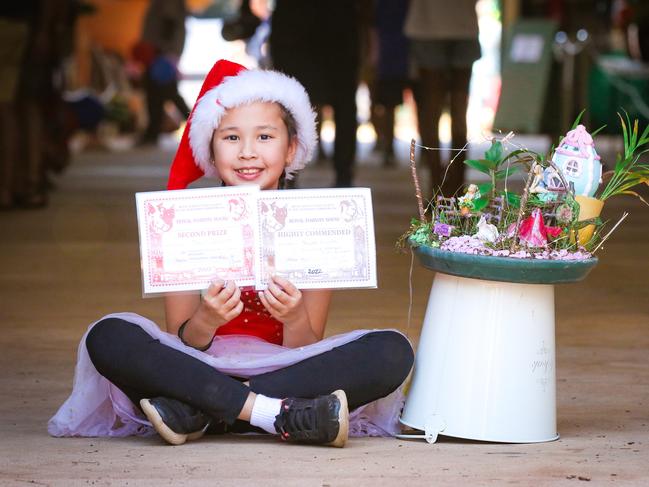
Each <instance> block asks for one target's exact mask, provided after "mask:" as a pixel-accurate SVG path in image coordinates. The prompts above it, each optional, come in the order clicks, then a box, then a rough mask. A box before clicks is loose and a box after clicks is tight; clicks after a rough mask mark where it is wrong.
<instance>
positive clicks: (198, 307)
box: [165, 280, 243, 348]
mask: <svg viewBox="0 0 649 487" xmlns="http://www.w3.org/2000/svg"><path fill="white" fill-rule="evenodd" d="M241 311H243V302H242V301H241V290H240V289H239V288H238V287H237V286H236V284H234V282H233V281H228V282H227V283H226V282H224V281H222V280H217V281H214V282H213V283H212V284H211V285H210V287H209V288H208V289H207V291H206V292H205V295H204V297H203V298H202V299H201V297H200V295H199V294H172V295H167V296H165V313H166V318H167V320H166V321H167V331H168V332H169V333H173V334H175V335H177V334H178V330H179V328H180V327H181V326H182V325H183V323H186V324H185V328H184V329H183V340H184V341H185V343H186V344H188V345H191V346H193V347H195V348H204V347H205V346H207V345H208V344H210V343H211V341H212V338H213V337H214V332H216V329H217V328H218V327H219V326H221V325H223V324H225V323H227V322H228V321H230V320H232V319H234V318H236V317H237V316H239V314H240V313H241Z"/></svg>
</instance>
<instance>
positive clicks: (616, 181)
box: [598, 113, 649, 206]
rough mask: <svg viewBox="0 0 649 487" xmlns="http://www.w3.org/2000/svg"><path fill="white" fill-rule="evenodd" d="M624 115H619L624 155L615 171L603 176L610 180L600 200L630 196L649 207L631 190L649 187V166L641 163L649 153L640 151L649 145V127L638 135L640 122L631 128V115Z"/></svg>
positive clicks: (616, 164) (618, 159) (618, 157)
mask: <svg viewBox="0 0 649 487" xmlns="http://www.w3.org/2000/svg"><path fill="white" fill-rule="evenodd" d="M624 115H625V117H624V118H623V117H622V115H620V114H619V113H618V116H619V117H620V122H621V124H622V135H623V137H624V154H618V156H617V159H616V161H615V167H614V169H613V170H612V171H607V172H606V173H604V174H603V175H602V178H603V179H608V182H607V183H606V184H605V186H604V188H603V189H602V191H601V193H600V194H599V196H598V198H599V199H600V200H602V201H605V200H607V199H608V198H610V197H612V196H616V195H620V194H629V195H632V196H636V197H638V198H640V200H641V201H642V202H643V203H644V204H646V205H647V206H649V203H647V201H646V200H645V199H644V198H642V196H640V195H639V194H638V193H637V192H635V191H631V188H633V187H635V186H637V185H639V184H646V185H647V186H649V165H648V164H641V163H640V156H642V155H643V154H645V153H646V152H648V151H649V149H648V148H645V149H643V150H640V149H641V148H642V147H644V146H647V145H648V144H649V126H647V127H645V129H644V131H643V132H642V135H638V134H639V128H638V120H635V121H634V123H633V126H631V121H630V120H629V115H628V114H627V113H625V114H624ZM625 119H626V122H625Z"/></svg>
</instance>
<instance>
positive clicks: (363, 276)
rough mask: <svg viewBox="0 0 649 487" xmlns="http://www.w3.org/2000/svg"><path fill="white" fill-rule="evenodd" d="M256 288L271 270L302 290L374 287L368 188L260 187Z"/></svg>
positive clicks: (371, 218) (374, 272)
mask: <svg viewBox="0 0 649 487" xmlns="http://www.w3.org/2000/svg"><path fill="white" fill-rule="evenodd" d="M257 211H258V215H259V219H258V222H259V232H258V234H259V235H260V237H261V248H260V251H259V252H258V254H257V255H258V256H259V265H258V268H259V270H260V273H259V274H258V281H257V287H258V288H265V287H266V285H267V284H268V277H269V276H270V275H271V274H277V275H279V276H282V277H285V278H287V279H289V280H290V281H291V282H292V283H293V284H295V285H296V286H297V287H298V288H301V289H310V288H311V289H312V288H351V287H353V288H366V287H376V247H375V242H374V219H373V212H372V196H371V192H370V189H369V188H347V189H296V190H291V191H287V190H280V191H261V192H259V194H258V196H257Z"/></svg>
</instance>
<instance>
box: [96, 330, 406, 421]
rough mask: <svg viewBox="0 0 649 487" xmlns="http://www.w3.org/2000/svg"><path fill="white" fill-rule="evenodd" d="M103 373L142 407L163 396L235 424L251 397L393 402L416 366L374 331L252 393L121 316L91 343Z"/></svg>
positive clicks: (260, 381)
mask: <svg viewBox="0 0 649 487" xmlns="http://www.w3.org/2000/svg"><path fill="white" fill-rule="evenodd" d="M86 346H87V348H88V354H89V355H90V359H91V360H92V363H93V364H94V366H95V368H96V369H97V371H98V372H99V373H100V374H101V375H103V376H104V377H106V378H107V379H108V380H109V381H110V382H112V383H113V384H115V385H116V386H117V387H119V388H120V389H121V390H122V391H124V393H125V394H126V395H127V396H128V397H129V399H131V401H133V403H134V404H136V405H138V406H139V401H140V399H142V398H149V397H157V396H164V397H170V398H174V399H177V400H179V401H182V402H184V403H186V404H189V405H191V406H193V407H195V408H197V409H199V410H201V411H203V412H204V413H205V414H207V415H209V416H211V417H212V418H214V419H215V420H217V421H224V422H225V423H227V424H232V423H233V422H234V421H235V419H236V417H237V416H238V414H239V412H240V411H241V408H242V407H243V405H244V403H245V401H246V398H247V397H248V393H249V392H250V391H253V392H255V393H259V394H264V395H266V396H269V397H277V398H284V397H304V398H311V397H316V396H319V395H323V394H329V393H331V392H332V391H334V390H336V389H343V390H344V391H345V393H346V394H347V399H348V402H349V408H350V409H354V408H357V407H358V406H361V405H363V404H367V403H369V402H372V401H374V400H376V399H379V398H381V397H384V396H387V395H388V394H390V393H391V392H392V391H394V390H395V389H396V388H397V387H399V385H400V384H401V383H402V382H403V381H404V380H405V378H406V376H407V375H408V373H409V371H410V368H411V367H412V363H413V360H414V354H413V351H412V347H411V346H410V343H409V342H408V340H407V339H406V338H405V337H404V336H402V335H401V334H399V333H396V332H393V331H377V332H371V333H368V334H366V335H364V336H362V337H360V338H358V339H357V340H354V341H353V342H350V343H347V344H345V345H342V346H340V347H336V348H334V349H332V350H330V351H328V352H324V353H322V354H320V355H316V356H314V357H311V358H308V359H306V360H303V361H301V362H298V363H296V364H293V365H291V366H288V367H286V368H283V369H280V370H276V371H274V372H268V373H266V374H261V375H258V376H255V377H251V378H250V379H249V382H250V387H247V386H245V385H244V384H243V383H242V382H241V381H240V380H237V379H236V378H233V377H230V376H228V375H226V374H223V373H221V372H219V371H217V370H215V369H214V368H212V367H211V366H209V365H207V364H205V363H203V362H201V361H200V360H198V359H196V358H194V357H192V356H190V355H187V354H185V353H183V352H180V351H178V350H176V349H174V348H171V347H169V346H167V345H163V344H162V343H160V341H159V340H157V339H155V338H153V337H152V336H151V335H149V334H148V333H146V332H145V331H144V330H143V329H142V328H140V327H139V326H137V325H134V324H132V323H129V322H128V321H124V320H121V319H119V318H106V319H104V320H102V321H100V322H99V323H97V324H96V325H95V326H94V327H93V328H92V330H91V331H90V333H88V337H87V338H86Z"/></svg>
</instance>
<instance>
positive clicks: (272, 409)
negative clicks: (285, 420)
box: [250, 394, 282, 435]
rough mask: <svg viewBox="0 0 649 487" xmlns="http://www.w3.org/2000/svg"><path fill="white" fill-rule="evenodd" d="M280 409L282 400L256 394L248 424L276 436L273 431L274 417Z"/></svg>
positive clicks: (274, 430)
mask: <svg viewBox="0 0 649 487" xmlns="http://www.w3.org/2000/svg"><path fill="white" fill-rule="evenodd" d="M281 409H282V400H281V399H275V398H273V397H267V396H264V395H262V394H257V397H256V398H255V404H254V405H253V406H252V413H251V414H250V424H251V425H253V426H257V427H258V428H261V429H263V430H264V431H267V432H268V433H271V434H273V435H276V434H277V430H276V429H275V424H274V423H275V417H276V416H277V415H278V414H279V412H280V410H281Z"/></svg>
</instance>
